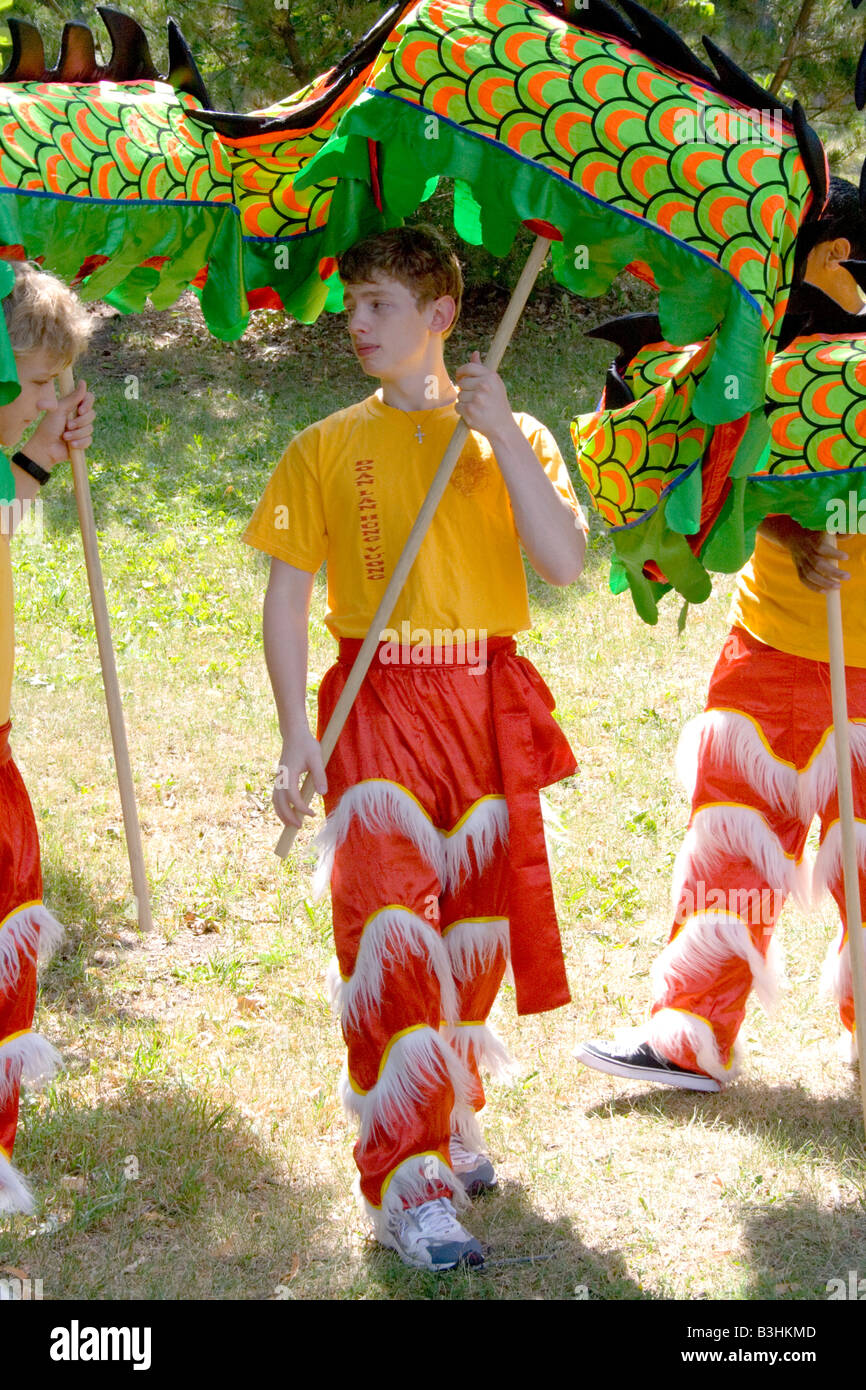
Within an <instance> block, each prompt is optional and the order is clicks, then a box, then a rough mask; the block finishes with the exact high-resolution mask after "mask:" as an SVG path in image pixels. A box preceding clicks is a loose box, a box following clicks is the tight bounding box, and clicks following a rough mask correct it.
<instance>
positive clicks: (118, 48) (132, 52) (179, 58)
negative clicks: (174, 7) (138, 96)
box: [0, 5, 210, 106]
mask: <svg viewBox="0 0 866 1390" xmlns="http://www.w3.org/2000/svg"><path fill="white" fill-rule="evenodd" d="M97 10H98V11H99V14H100V15H101V17H102V20H103V23H104V24H105V27H106V29H107V30H108V34H109V38H110V39H111V57H110V58H109V60H108V62H107V63H105V64H104V65H103V64H100V63H98V62H97V61H96V49H95V45H94V41H93V34H92V33H91V31H90V29H89V28H88V26H87V25H86V24H82V23H81V22H80V21H78V20H73V21H71V22H70V23H69V24H66V25H64V28H63V37H62V39H61V41H60V55H59V57H58V59H57V63H56V64H55V66H54V67H53V68H49V67H47V66H46V62H45V45H44V43H43V42H42V35H41V34H40V32H39V30H38V29H37V28H36V26H35V25H34V24H30V23H29V22H28V21H27V20H25V19H15V18H11V19H8V20H7V21H6V22H7V24H8V25H9V34H10V37H11V40H12V54H11V57H10V59H9V62H8V64H7V66H6V69H5V71H4V72H3V73H2V74H0V82H88V83H90V82H99V81H101V80H102V79H107V80H108V81H110V82H136V81H140V82H153V81H162V82H169V83H171V85H172V86H173V87H174V88H175V89H176V90H177V91H181V92H188V93H189V94H190V96H193V97H195V98H196V100H197V101H200V102H201V103H202V105H205V106H209V105H210V99H209V98H208V94H207V90H206V88H205V85H204V83H203V82H202V79H201V75H200V73H199V71H198V68H197V67H196V65H195V62H194V60H193V57H192V54H191V53H190V50H189V45H188V44H187V42H186V40H185V39H184V37H183V34H182V33H181V32H180V29H179V28H178V26H177V24H176V23H175V21H174V20H173V19H170V20H169V22H168V61H169V71H168V73H167V74H166V75H165V76H161V75H160V73H158V72H157V70H156V68H155V66H154V63H153V59H152V58H151V56H150V49H149V47H148V43H147V35H146V34H145V32H144V30H143V29H142V27H141V25H140V24H139V23H138V21H137V20H135V19H133V18H132V17H131V16H130V15H127V14H123V12H122V11H121V10H115V9H114V8H112V7H111V6H109V5H97Z"/></svg>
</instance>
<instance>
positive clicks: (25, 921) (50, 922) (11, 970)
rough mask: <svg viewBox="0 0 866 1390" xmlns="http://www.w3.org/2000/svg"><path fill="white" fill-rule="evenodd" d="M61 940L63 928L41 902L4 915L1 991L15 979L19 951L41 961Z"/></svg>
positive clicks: (0, 929) (18, 971)
mask: <svg viewBox="0 0 866 1390" xmlns="http://www.w3.org/2000/svg"><path fill="white" fill-rule="evenodd" d="M62 940H63V928H62V927H61V925H60V923H59V922H58V920H57V918H56V917H54V916H52V914H51V913H50V912H49V911H48V909H47V907H44V906H43V905H42V903H31V904H30V905H29V906H27V907H23V908H21V910H20V912H16V913H14V914H13V916H11V917H7V918H6V921H5V922H4V923H3V926H2V927H0V991H4V990H8V989H11V988H12V987H13V986H14V985H16V984H17V983H18V977H19V975H20V974H21V956H22V955H26V956H29V957H30V959H31V960H32V961H36V962H37V963H38V964H39V965H44V964H45V962H46V961H47V960H50V959H51V957H52V956H53V954H54V952H55V951H56V950H57V947H58V946H59V945H60V943H61V941H62Z"/></svg>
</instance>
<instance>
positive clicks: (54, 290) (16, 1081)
mask: <svg viewBox="0 0 866 1390" xmlns="http://www.w3.org/2000/svg"><path fill="white" fill-rule="evenodd" d="M3 272H5V273H6V274H8V273H9V272H8V268H6V267H0V273H3ZM14 277H15V278H14V284H13V285H12V288H11V290H10V291H9V293H8V294H7V295H6V298H5V299H4V300H3V311H4V314H5V318H6V329H7V332H8V335H9V341H10V344H11V347H12V351H13V353H14V355H15V366H16V370H17V374H18V382H19V386H20V390H19V392H18V394H17V395H16V396H15V398H14V399H12V400H10V401H9V402H8V403H7V404H5V405H2V406H0V448H2V449H4V450H8V449H12V448H14V447H15V445H16V444H18V443H19V442H20V440H21V437H22V435H23V434H24V432H25V430H26V429H27V428H28V427H29V426H30V425H32V424H33V423H34V422H35V421H36V420H37V418H38V417H39V416H40V415H42V419H41V421H40V423H39V425H38V427H37V428H36V430H35V431H34V433H33V434H32V435H31V437H30V439H29V440H28V443H27V452H26V453H24V452H21V451H19V452H18V453H15V454H13V456H12V463H11V466H10V464H9V462H8V460H7V459H6V458H5V457H4V455H3V454H0V1212H20V1211H30V1210H31V1209H32V1206H33V1199H32V1196H31V1194H30V1191H29V1189H28V1187H27V1184H26V1183H25V1181H24V1179H23V1178H22V1177H21V1174H20V1173H19V1172H18V1171H17V1170H16V1168H15V1167H14V1166H13V1164H12V1147H13V1144H14V1141H15V1132H16V1128H17V1124H18V1098H19V1088H20V1085H21V1081H22V1080H25V1081H30V1082H36V1081H39V1080H40V1079H42V1078H44V1077H46V1076H49V1075H51V1073H52V1072H53V1071H54V1070H55V1069H56V1066H57V1065H58V1063H59V1061H60V1058H59V1056H58V1054H57V1053H56V1051H55V1049H54V1048H53V1047H52V1046H51V1044H50V1043H48V1042H47V1041H46V1040H45V1039H44V1038H42V1037H40V1036H39V1035H38V1034H37V1033H34V1032H33V1031H32V1025H33V1014H34V1010H35V1007H36V967H37V962H42V961H44V960H45V959H47V958H48V957H49V956H50V955H51V954H52V952H53V951H54V950H55V949H56V947H57V945H58V944H59V942H60V940H61V937H62V934H63V933H62V929H61V927H60V924H59V923H58V922H57V921H56V919H55V918H54V917H53V916H52V915H51V913H50V912H49V911H48V910H47V908H46V907H45V906H44V905H43V903H42V874H41V869H40V863H39V840H38V836H37V833H36V823H35V821H34V818H33V811H32V808H31V805H30V801H29V798H28V796H27V792H26V789H25V787H24V783H23V782H22V780H21V775H20V773H19V772H18V769H17V767H16V766H15V763H14V762H13V760H12V754H11V751H10V749H9V730H10V727H11V722H10V717H9V708H10V701H11V692H12V668H13V660H14V638H13V602H12V566H11V558H10V551H9V537H10V535H11V534H12V532H13V530H14V529H15V525H16V523H17V521H18V520H19V519H20V517H21V515H22V510H26V508H27V507H28V506H29V505H30V503H31V502H32V500H33V498H35V497H36V496H37V494H38V493H39V490H40V488H41V487H43V486H44V484H45V483H46V482H47V481H48V479H49V477H50V476H51V473H52V471H53V469H54V467H55V465H56V464H58V463H60V462H61V461H62V460H63V459H65V458H67V457H68V453H69V449H71V448H80V449H86V448H87V446H88V445H89V443H90V441H91V437H92V434H93V421H94V410H93V397H92V395H90V394H89V392H88V391H87V386H86V383H85V382H83V381H82V382H79V383H78V385H77V387H76V388H75V390H74V391H73V392H72V393H71V394H70V395H69V396H66V397H64V398H63V400H61V401H58V400H57V393H56V390H55V378H56V377H57V375H58V373H59V372H60V371H62V370H63V368H64V367H66V366H70V365H71V364H72V363H73V362H74V361H75V360H76V358H77V357H79V356H80V354H81V352H82V351H83V350H84V348H85V346H86V344H87V341H88V338H89V336H90V327H91V325H90V320H89V318H88V317H87V315H86V313H85V311H84V309H83V308H82V306H81V304H80V303H79V301H78V300H77V299H76V297H75V295H74V294H73V293H72V291H71V290H69V289H67V287H66V286H65V285H64V284H62V283H61V282H60V281H59V280H56V279H55V278H54V277H53V276H51V275H47V274H45V273H43V272H42V271H40V270H38V269H37V268H36V267H35V266H32V265H29V264H21V265H15V266H14Z"/></svg>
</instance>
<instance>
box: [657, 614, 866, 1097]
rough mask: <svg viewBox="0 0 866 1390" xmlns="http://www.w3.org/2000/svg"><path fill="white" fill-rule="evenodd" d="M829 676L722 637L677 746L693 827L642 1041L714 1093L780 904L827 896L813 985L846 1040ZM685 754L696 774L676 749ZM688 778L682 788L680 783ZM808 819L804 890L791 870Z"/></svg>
mask: <svg viewBox="0 0 866 1390" xmlns="http://www.w3.org/2000/svg"><path fill="white" fill-rule="evenodd" d="M847 686H848V709H849V718H850V721H851V724H850V730H851V748H852V755H853V759H854V814H855V817H856V818H857V832H858V859H859V864H860V893H861V898H862V901H863V902H864V903H866V778H864V771H863V768H864V763H866V671H864V670H860V669H858V668H856V667H848V668H847ZM832 726H833V717H832V710H831V702H830V673H829V668H828V667H827V666H826V665H825V664H823V663H821V662H817V661H808V660H806V659H805V658H802V657H795V656H788V655H787V654H786V653H784V652H779V651H776V650H775V648H773V647H768V646H766V645H765V644H764V643H762V642H759V641H757V639H756V638H754V637H752V636H750V635H749V634H748V633H746V632H744V631H743V630H742V629H739V628H735V629H734V630H733V632H732V633H731V634H730V636H729V637H728V639H727V641H726V643H725V647H724V649H723V651H722V655H721V657H720V658H719V661H718V663H717V665H716V668H715V671H714V672H713V676H712V680H711V682H710V690H709V696H708V700H707V712H706V713H705V714H704V715H703V716H702V717H701V718H700V719H699V720H696V721H693V724H692V725H690V726H689V728H688V729H687V730H686V732H685V734H684V739H683V743H681V757H680V763H681V771H682V772H683V775H684V777H686V778H687V779H689V769H688V767H687V766H686V765H687V764H688V763H689V762H690V761H691V765H692V772H691V776H692V777H693V780H694V792H693V796H692V818H691V821H690V825H689V832H688V835H687V836H686V840H685V843H684V844H683V847H682V849H681V851H680V854H679V857H678V860H677V865H676V869H675V881H674V893H673V899H674V902H675V904H676V912H675V920H674V926H673V930H672V933H671V939H670V942H669V944H668V946H667V948H666V949H665V951H664V952H663V953H662V955H661V957H660V958H659V960H658V961H657V962H656V967H655V970H654V972H653V973H654V985H655V988H654V1002H653V1016H652V1019H651V1021H650V1023H649V1024H648V1025H647V1026H646V1027H645V1028H644V1029H642V1030H641V1040H644V1041H648V1042H650V1043H651V1044H652V1045H653V1046H655V1047H656V1048H657V1050H658V1051H660V1052H661V1053H662V1054H663V1055H664V1056H666V1057H667V1058H668V1059H669V1060H671V1061H674V1062H676V1063H678V1064H679V1065H681V1066H685V1067H689V1068H697V1069H698V1070H699V1071H704V1072H706V1073H708V1074H709V1075H711V1076H714V1077H716V1078H717V1080H719V1081H726V1080H730V1079H731V1078H732V1076H733V1075H734V1073H735V1070H736V1058H735V1051H734V1047H735V1043H736V1039H737V1034H738V1032H739V1029H740V1026H741V1024H742V1022H743V1017H744V1015H745V1008H746V999H747V997H748V994H749V991H750V989H751V987H752V985H753V984H754V985H755V987H756V989H757V992H758V996H759V998H760V999H761V1001H762V1002H763V1003H764V1004H765V1005H766V1006H769V1005H770V1003H771V1002H772V997H773V991H774V976H775V969H774V960H773V955H774V942H773V929H774V927H775V925H776V921H777V919H778V916H779V913H780V912H781V909H782V905H783V903H784V901H785V898H786V896H787V895H788V894H789V893H794V894H795V896H797V897H798V898H799V899H800V901H801V902H802V903H803V904H804V905H806V904H808V902H809V901H811V899H812V895H813V894H812V892H811V891H810V889H816V890H822V889H825V888H829V890H830V891H831V892H832V894H833V897H834V898H835V899H836V902H837V904H838V906H839V912H840V915H841V917H842V923H843V926H842V931H841V932H840V935H839V940H838V942H837V943H836V945H835V946H834V947H833V948H831V952H830V954H829V956H828V963H827V966H826V967H825V978H826V980H827V982H828V984H829V985H830V987H831V988H832V989H833V990H834V992H835V994H836V998H837V1001H838V1004H839V1009H840V1013H841V1016H842V1021H843V1023H844V1025H845V1027H846V1028H848V1029H849V1030H850V1029H852V1028H853V1022H854V1014H853V1003H852V998H851V969H850V962H849V958H848V939H847V922H846V914H845V899H844V887H843V882H842V865H841V837H840V829H839V806H838V798H837V792H836V763H835V744H834V740H833V736H832ZM689 743H691V744H692V746H693V747H694V744H695V743H696V744H697V749H696V767H695V762H694V760H693V759H690V757H689V752H690V750H689V748H688V744H689ZM689 780H690V779H689ZM815 815H818V816H819V817H820V822H821V848H820V852H819V855H818V859H817V861H816V864H815V869H814V882H813V884H810V882H809V874H808V872H807V870H806V866H805V864H804V863H803V850H804V846H805V843H806V835H807V833H808V830H809V826H810V825H811V822H812V820H813V818H814V816H815Z"/></svg>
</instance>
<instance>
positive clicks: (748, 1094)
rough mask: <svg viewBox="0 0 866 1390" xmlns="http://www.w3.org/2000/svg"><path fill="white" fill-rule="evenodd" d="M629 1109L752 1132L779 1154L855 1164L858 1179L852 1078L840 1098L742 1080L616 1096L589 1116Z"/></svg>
mask: <svg viewBox="0 0 866 1390" xmlns="http://www.w3.org/2000/svg"><path fill="white" fill-rule="evenodd" d="M631 1113H636V1114H639V1115H643V1116H648V1115H649V1116H656V1117H664V1118H665V1119H668V1120H671V1121H673V1122H674V1123H675V1124H684V1125H692V1124H695V1123H698V1124H703V1125H704V1127H705V1128H707V1129H710V1128H712V1129H713V1130H714V1131H715V1132H716V1133H718V1132H719V1131H720V1130H723V1129H729V1130H731V1131H732V1132H735V1133H739V1134H742V1133H748V1134H752V1135H754V1136H755V1137H756V1138H758V1139H761V1140H763V1142H764V1143H766V1144H767V1145H768V1146H769V1147H771V1148H774V1149H776V1150H777V1151H778V1153H779V1155H780V1157H784V1158H786V1159H790V1158H791V1157H792V1156H800V1157H803V1158H805V1159H808V1160H809V1161H810V1162H813V1163H828V1164H832V1165H834V1166H836V1167H837V1168H840V1169H845V1170H847V1169H848V1168H849V1167H854V1168H859V1171H860V1173H861V1179H862V1171H863V1164H864V1162H866V1152H864V1146H863V1117H862V1112H861V1109H860V1092H859V1087H858V1085H857V1082H856V1078H855V1077H853V1076H852V1078H851V1081H850V1087H849V1089H848V1090H847V1091H846V1093H845V1094H844V1095H843V1096H838V1095H831V1096H813V1095H810V1094H809V1092H808V1091H807V1090H806V1089H805V1088H804V1087H803V1086H798V1085H786V1086H762V1085H759V1084H758V1083H756V1082H749V1081H741V1082H739V1083H738V1084H737V1085H736V1086H734V1087H732V1088H731V1089H730V1090H729V1091H725V1092H722V1093H721V1094H716V1095H713V1094H706V1095H704V1094H701V1095H699V1094H698V1093H696V1092H694V1091H679V1090H663V1089H661V1088H659V1089H653V1090H652V1091H650V1092H646V1091H641V1092H640V1093H639V1094H636V1093H628V1094H625V1095H622V1096H618V1097H617V1098H616V1099H615V1100H611V1101H604V1102H603V1103H600V1104H597V1105H594V1106H592V1107H591V1108H590V1109H589V1110H587V1114H588V1115H594V1116H601V1117H604V1116H605V1115H628V1114H631Z"/></svg>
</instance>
